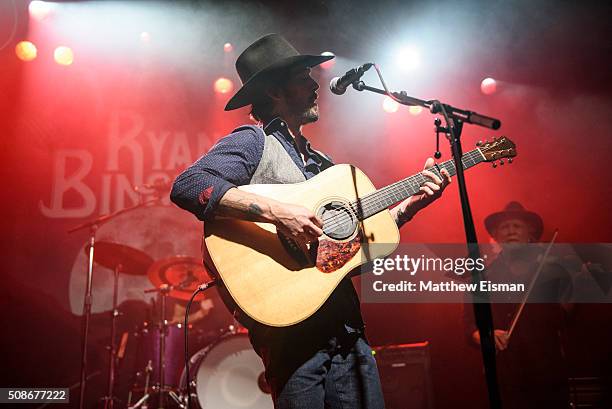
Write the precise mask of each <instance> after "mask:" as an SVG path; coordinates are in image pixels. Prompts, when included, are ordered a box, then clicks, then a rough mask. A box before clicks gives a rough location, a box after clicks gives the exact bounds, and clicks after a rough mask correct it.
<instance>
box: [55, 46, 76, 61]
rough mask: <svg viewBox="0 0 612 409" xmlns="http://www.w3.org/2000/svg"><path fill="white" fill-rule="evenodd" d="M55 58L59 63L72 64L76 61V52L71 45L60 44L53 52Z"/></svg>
mask: <svg viewBox="0 0 612 409" xmlns="http://www.w3.org/2000/svg"><path fill="white" fill-rule="evenodd" d="M53 59H55V62H56V63H58V64H59V65H70V64H72V63H73V61H74V53H73V52H72V49H71V48H70V47H66V46H60V47H57V48H56V49H55V51H54V52H53Z"/></svg>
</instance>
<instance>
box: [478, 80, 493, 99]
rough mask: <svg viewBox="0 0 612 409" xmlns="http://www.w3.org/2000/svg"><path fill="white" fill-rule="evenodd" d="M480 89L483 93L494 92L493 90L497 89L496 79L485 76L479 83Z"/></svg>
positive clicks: (489, 93)
mask: <svg viewBox="0 0 612 409" xmlns="http://www.w3.org/2000/svg"><path fill="white" fill-rule="evenodd" d="M480 91H481V92H482V93H483V94H485V95H492V94H495V91H497V81H495V80H494V79H493V78H485V79H484V80H482V82H481V83H480Z"/></svg>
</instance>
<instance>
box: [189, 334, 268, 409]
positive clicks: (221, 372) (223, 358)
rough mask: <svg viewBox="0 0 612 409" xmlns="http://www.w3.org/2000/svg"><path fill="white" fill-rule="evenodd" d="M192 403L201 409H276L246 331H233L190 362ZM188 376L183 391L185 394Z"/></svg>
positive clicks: (262, 369) (196, 355)
mask: <svg viewBox="0 0 612 409" xmlns="http://www.w3.org/2000/svg"><path fill="white" fill-rule="evenodd" d="M189 376H190V378H191V394H192V395H191V396H192V402H197V404H198V405H199V407H200V408H201V409H216V408H224V409H247V408H249V409H273V407H274V405H273V404H272V398H271V396H270V391H269V388H268V385H267V383H266V382H265V378H264V366H263V363H262V362H261V358H259V356H258V355H257V354H256V353H255V351H254V350H253V348H252V347H251V343H250V342H249V337H248V335H247V332H246V331H243V330H242V331H241V330H239V331H230V332H227V333H226V334H224V335H222V336H221V337H219V339H218V340H217V341H215V342H213V343H212V344H210V345H208V346H207V347H206V348H204V349H202V350H200V351H199V352H197V353H196V354H195V355H193V356H192V357H191V359H190V360H189ZM186 385H187V383H186V374H185V371H184V370H183V374H182V375H181V389H182V390H184V391H185V392H186V389H187V388H186Z"/></svg>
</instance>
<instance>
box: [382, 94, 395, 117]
mask: <svg viewBox="0 0 612 409" xmlns="http://www.w3.org/2000/svg"><path fill="white" fill-rule="evenodd" d="M382 107H383V109H384V110H385V112H387V113H389V114H393V113H395V112H397V110H398V109H399V104H398V103H397V102H395V101H394V100H392V99H391V98H390V97H388V96H386V97H385V98H384V99H383V104H382Z"/></svg>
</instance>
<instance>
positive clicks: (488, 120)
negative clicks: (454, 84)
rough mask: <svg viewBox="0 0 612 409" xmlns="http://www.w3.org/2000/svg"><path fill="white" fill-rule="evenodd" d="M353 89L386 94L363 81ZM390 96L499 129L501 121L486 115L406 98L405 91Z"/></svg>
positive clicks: (456, 117)
mask: <svg viewBox="0 0 612 409" xmlns="http://www.w3.org/2000/svg"><path fill="white" fill-rule="evenodd" d="M353 88H354V89H356V90H357V91H370V92H374V93H376V94H381V95H387V92H386V91H385V90H384V89H380V88H375V87H370V86H369V85H366V84H365V83H364V82H363V81H357V82H355V83H353ZM391 94H392V95H393V97H394V99H395V101H396V102H398V103H400V104H402V105H408V106H420V107H423V108H426V109H428V110H429V111H430V112H431V113H432V114H438V113H441V112H443V110H442V106H443V107H444V111H445V112H446V114H447V115H448V116H449V117H450V118H452V119H455V120H460V121H461V122H464V123H467V124H472V125H479V126H483V127H485V128H489V129H499V128H500V127H501V121H500V120H499V119H497V118H492V117H488V116H486V115H482V114H479V113H478V112H474V111H467V110H464V109H459V108H455V107H453V106H452V105H448V104H442V103H441V102H439V101H436V100H424V99H419V98H415V97H411V96H408V94H407V93H406V92H405V91H400V92H391Z"/></svg>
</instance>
